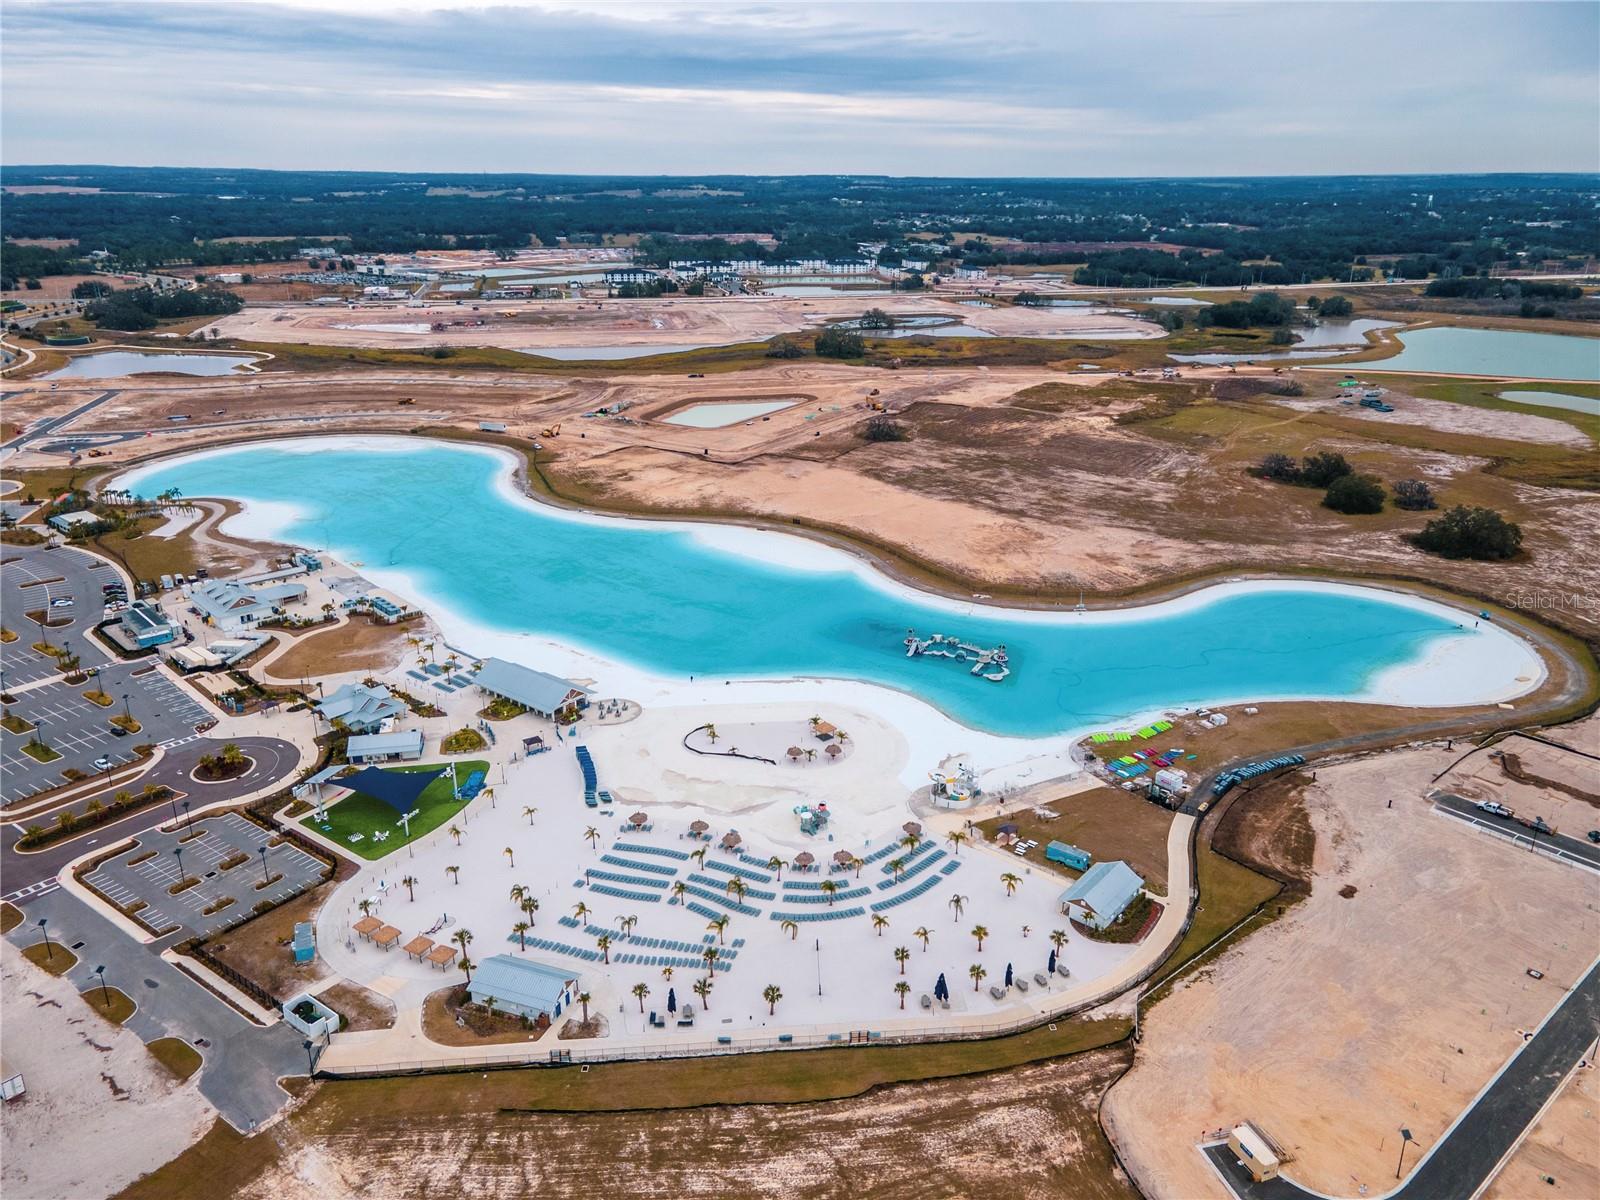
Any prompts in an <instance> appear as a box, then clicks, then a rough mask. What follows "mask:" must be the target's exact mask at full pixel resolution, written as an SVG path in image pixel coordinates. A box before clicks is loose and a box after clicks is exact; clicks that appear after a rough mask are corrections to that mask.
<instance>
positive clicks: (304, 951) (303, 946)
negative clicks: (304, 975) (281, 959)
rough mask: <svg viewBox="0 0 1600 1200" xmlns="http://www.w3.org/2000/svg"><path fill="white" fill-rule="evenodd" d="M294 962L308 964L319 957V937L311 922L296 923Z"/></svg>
mask: <svg viewBox="0 0 1600 1200" xmlns="http://www.w3.org/2000/svg"><path fill="white" fill-rule="evenodd" d="M291 945H292V947H293V948H294V961H295V962H297V963H307V962H310V961H311V960H312V959H314V958H316V957H317V935H316V933H315V931H314V929H313V928H312V925H311V922H310V921H296V922H295V925H294V940H293V942H292V943H291Z"/></svg>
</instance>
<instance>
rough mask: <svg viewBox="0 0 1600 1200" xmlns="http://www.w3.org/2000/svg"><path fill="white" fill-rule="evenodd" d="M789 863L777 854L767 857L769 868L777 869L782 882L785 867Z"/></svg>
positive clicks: (771, 869)
mask: <svg viewBox="0 0 1600 1200" xmlns="http://www.w3.org/2000/svg"><path fill="white" fill-rule="evenodd" d="M788 865H789V864H788V863H786V862H784V861H783V859H781V858H779V857H778V856H777V855H776V854H774V855H773V856H772V857H771V858H769V859H767V870H769V871H775V872H776V873H777V876H778V880H779V882H780V883H781V882H782V881H783V869H784V868H785V867H786V866H788Z"/></svg>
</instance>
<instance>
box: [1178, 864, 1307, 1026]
mask: <svg viewBox="0 0 1600 1200" xmlns="http://www.w3.org/2000/svg"><path fill="white" fill-rule="evenodd" d="M1195 859H1196V867H1197V871H1196V880H1197V882H1198V883H1199V886H1200V899H1199V901H1198V903H1197V904H1196V906H1195V914H1194V921H1193V923H1192V924H1191V925H1190V926H1189V932H1188V933H1186V934H1184V935H1183V940H1182V941H1180V942H1179V943H1178V946H1177V949H1175V950H1174V951H1173V952H1172V954H1171V956H1170V957H1169V958H1168V959H1167V961H1166V963H1165V964H1163V966H1162V969H1161V979H1162V982H1163V983H1164V982H1165V981H1166V980H1168V979H1170V978H1171V977H1172V976H1173V975H1175V974H1176V973H1177V972H1178V971H1179V970H1181V969H1182V968H1183V967H1185V966H1187V965H1188V963H1189V962H1190V960H1191V959H1193V958H1195V957H1196V956H1197V955H1199V954H1200V953H1201V952H1203V951H1204V950H1205V949H1206V948H1207V947H1208V946H1210V945H1211V943H1212V942H1214V941H1216V940H1217V939H1218V938H1219V937H1221V936H1222V935H1223V934H1224V933H1226V932H1228V930H1230V929H1232V928H1233V927H1234V926H1235V925H1237V924H1238V923H1239V922H1240V921H1242V920H1244V919H1245V917H1247V916H1248V915H1249V914H1250V913H1251V912H1253V911H1254V910H1255V909H1256V907H1257V906H1259V905H1261V904H1265V903H1266V902H1267V901H1268V900H1271V899H1272V898H1273V897H1274V896H1276V895H1277V894H1278V892H1279V891H1280V890H1281V889H1282V885H1280V884H1279V883H1277V882H1276V881H1275V880H1271V879H1268V878H1267V877H1266V876H1265V875H1258V874H1256V872H1254V871H1252V870H1250V868H1249V867H1241V866H1240V865H1239V864H1238V863H1236V862H1234V861H1232V860H1231V859H1227V858H1224V857H1223V856H1222V855H1220V854H1218V853H1217V852H1216V851H1215V850H1213V849H1212V848H1211V847H1210V846H1200V847H1198V848H1197V849H1196V851H1195ZM1160 990H1161V987H1160V985H1158V986H1157V987H1155V988H1153V989H1152V995H1153V994H1154V993H1156V992H1159V991H1160Z"/></svg>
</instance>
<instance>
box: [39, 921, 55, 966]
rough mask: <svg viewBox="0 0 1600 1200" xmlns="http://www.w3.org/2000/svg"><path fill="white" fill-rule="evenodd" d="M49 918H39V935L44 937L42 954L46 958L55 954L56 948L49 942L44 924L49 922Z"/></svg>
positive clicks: (48, 934) (48, 935) (48, 933)
mask: <svg viewBox="0 0 1600 1200" xmlns="http://www.w3.org/2000/svg"><path fill="white" fill-rule="evenodd" d="M49 920H50V918H49V917H40V918H39V936H41V937H42V938H44V956H45V957H46V958H54V957H55V956H56V949H55V947H54V946H52V945H51V944H50V931H49V930H48V929H46V928H45V925H46V924H47V923H48V922H49Z"/></svg>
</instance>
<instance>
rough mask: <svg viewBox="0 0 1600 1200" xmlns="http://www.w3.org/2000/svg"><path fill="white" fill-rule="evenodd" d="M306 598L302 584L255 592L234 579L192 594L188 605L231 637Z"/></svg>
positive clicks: (272, 586) (278, 585) (276, 585)
mask: <svg viewBox="0 0 1600 1200" xmlns="http://www.w3.org/2000/svg"><path fill="white" fill-rule="evenodd" d="M305 598H306V585H305V584H303V583H272V584H268V585H267V586H266V587H259V588H253V587H249V586H247V585H245V584H243V583H241V582H239V581H238V580H234V579H213V580H210V581H209V582H206V583H202V584H200V585H199V586H197V587H195V588H194V589H193V590H192V591H190V593H189V602H190V603H191V604H193V605H194V607H195V608H196V610H198V611H199V613H200V615H201V616H202V617H204V618H205V619H206V621H207V623H208V624H211V625H215V626H216V627H217V628H218V629H223V630H226V631H228V632H229V633H236V632H238V631H239V630H241V629H243V628H245V627H246V626H248V625H254V624H256V623H258V622H260V621H264V620H266V619H267V618H268V617H272V616H276V615H277V614H279V613H281V612H282V611H283V606H284V605H285V604H292V603H294V602H295V601H298V600H304V599H305Z"/></svg>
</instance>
